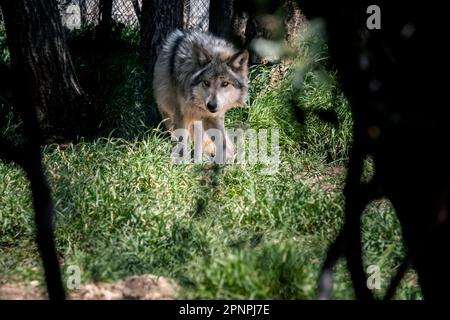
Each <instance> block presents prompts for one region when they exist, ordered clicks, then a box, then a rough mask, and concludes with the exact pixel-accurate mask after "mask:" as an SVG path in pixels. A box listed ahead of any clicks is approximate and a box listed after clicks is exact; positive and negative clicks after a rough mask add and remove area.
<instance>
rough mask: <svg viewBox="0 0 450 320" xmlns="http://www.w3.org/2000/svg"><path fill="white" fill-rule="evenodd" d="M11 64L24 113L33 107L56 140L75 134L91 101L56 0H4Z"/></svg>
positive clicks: (45, 133) (46, 134)
mask: <svg viewBox="0 0 450 320" xmlns="http://www.w3.org/2000/svg"><path fill="white" fill-rule="evenodd" d="M0 5H1V9H2V12H3V16H4V21H5V29H6V35H7V41H8V46H9V51H10V55H11V68H12V70H13V74H14V77H15V78H14V79H13V97H15V98H14V99H15V100H16V104H17V105H18V106H19V108H20V109H21V111H22V112H23V113H25V114H26V113H27V112H28V111H29V109H30V108H32V109H33V110H34V111H35V112H36V114H37V119H38V122H39V125H40V128H41V130H42V133H43V139H45V140H49V141H52V142H55V141H56V142H58V141H61V140H63V141H67V140H72V139H73V138H74V134H75V127H74V126H75V124H76V123H77V119H79V115H80V111H79V110H80V109H79V107H80V105H81V103H83V102H85V95H84V93H83V90H82V89H81V87H80V85H79V83H78V79H77V76H76V73H75V69H74V66H73V64H72V60H71V57H70V54H69V51H68V49H67V45H66V41H65V36H64V33H63V27H62V23H61V17H60V15H59V11H58V6H57V3H56V1H55V0H0Z"/></svg>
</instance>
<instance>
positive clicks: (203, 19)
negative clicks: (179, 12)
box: [184, 0, 209, 31]
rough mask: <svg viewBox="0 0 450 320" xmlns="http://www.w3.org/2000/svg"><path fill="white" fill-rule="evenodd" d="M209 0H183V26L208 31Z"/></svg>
mask: <svg viewBox="0 0 450 320" xmlns="http://www.w3.org/2000/svg"><path fill="white" fill-rule="evenodd" d="M208 25H209V0H184V28H185V29H186V30H198V31H208Z"/></svg>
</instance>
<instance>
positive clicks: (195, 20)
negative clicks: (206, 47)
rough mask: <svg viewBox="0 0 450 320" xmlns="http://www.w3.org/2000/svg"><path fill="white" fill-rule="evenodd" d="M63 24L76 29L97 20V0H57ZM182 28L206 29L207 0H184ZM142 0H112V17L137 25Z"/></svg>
mask: <svg viewBox="0 0 450 320" xmlns="http://www.w3.org/2000/svg"><path fill="white" fill-rule="evenodd" d="M57 1H58V5H59V9H60V12H61V18H62V22H63V25H64V26H65V27H67V28H69V29H78V28H80V27H81V26H82V25H96V24H97V23H98V21H99V0H57ZM180 5H183V6H184V22H183V23H184V29H186V30H201V31H207V30H208V24H209V0H184V1H180ZM141 6H142V0H113V7H112V18H113V19H114V20H115V21H117V22H120V23H123V24H125V25H127V26H130V27H139V16H140V10H141Z"/></svg>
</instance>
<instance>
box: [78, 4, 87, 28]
mask: <svg viewBox="0 0 450 320" xmlns="http://www.w3.org/2000/svg"><path fill="white" fill-rule="evenodd" d="M79 6H80V20H81V21H80V22H81V26H86V25H87V24H88V23H89V21H88V18H87V5H86V0H79Z"/></svg>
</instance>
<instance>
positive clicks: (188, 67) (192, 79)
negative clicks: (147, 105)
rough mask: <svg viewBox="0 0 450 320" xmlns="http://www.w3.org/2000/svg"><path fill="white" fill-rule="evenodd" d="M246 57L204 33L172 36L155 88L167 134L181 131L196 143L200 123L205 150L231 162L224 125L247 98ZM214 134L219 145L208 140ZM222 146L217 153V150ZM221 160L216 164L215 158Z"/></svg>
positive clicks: (158, 67) (157, 69) (161, 56)
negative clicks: (226, 115) (196, 126)
mask: <svg viewBox="0 0 450 320" xmlns="http://www.w3.org/2000/svg"><path fill="white" fill-rule="evenodd" d="M248 56H249V55H248V52H247V51H246V50H244V51H239V50H237V49H236V48H234V47H233V46H232V45H231V44H229V43H228V42H226V41H225V40H223V39H220V38H217V37H214V36H213V35H211V34H208V33H202V32H181V31H179V30H176V31H174V32H173V33H171V34H170V35H169V37H168V38H167V39H166V41H165V44H164V45H163V48H162V50H161V52H160V54H159V55H158V58H157V61H156V65H155V70H154V78H153V89H154V95H155V98H156V102H157V104H158V109H159V111H160V113H161V115H162V117H163V119H164V121H165V125H166V128H167V130H168V131H170V132H172V133H173V132H174V130H177V129H184V130H186V131H187V132H188V137H189V138H190V139H192V140H195V137H194V132H193V131H194V130H193V129H194V128H193V126H194V122H196V123H199V122H200V123H201V126H202V130H204V133H205V134H203V135H202V139H203V143H202V146H203V151H205V152H206V153H208V154H210V155H215V154H216V153H217V154H219V153H220V154H221V155H223V157H224V158H223V159H221V160H222V161H224V160H225V159H228V158H229V157H231V156H232V155H233V153H234V147H233V144H232V142H231V141H230V140H229V138H228V136H227V134H226V131H225V125H224V119H225V113H226V111H227V110H229V109H231V108H234V107H238V106H241V105H244V104H245V103H246V100H247V95H248V66H247V65H248ZM209 129H215V130H217V131H218V132H219V133H220V135H221V138H222V143H221V144H218V143H217V141H216V139H217V137H214V138H213V139H214V142H213V141H212V139H211V138H212V137H211V136H210V135H208V132H209V131H211V130H209ZM217 147H220V148H221V150H217ZM219 160H220V159H219Z"/></svg>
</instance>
